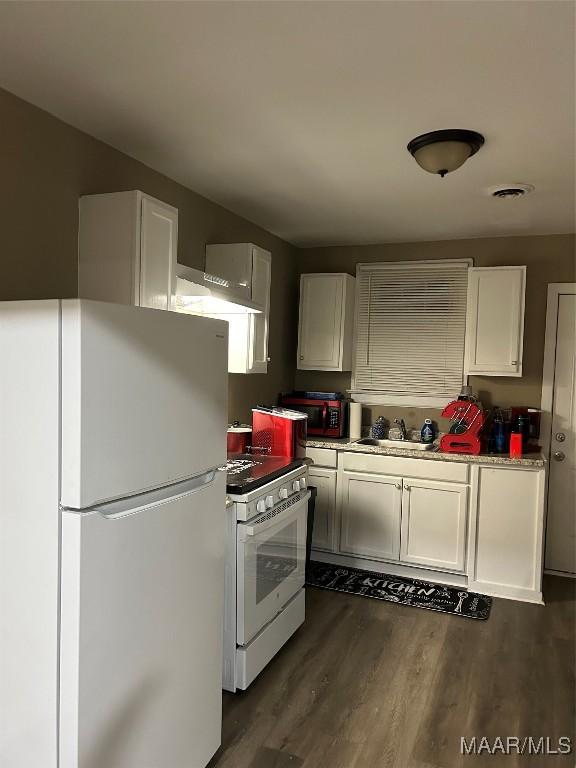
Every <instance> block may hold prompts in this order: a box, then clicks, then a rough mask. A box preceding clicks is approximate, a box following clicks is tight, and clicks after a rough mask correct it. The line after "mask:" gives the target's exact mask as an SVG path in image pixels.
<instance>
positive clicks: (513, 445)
mask: <svg viewBox="0 0 576 768" xmlns="http://www.w3.org/2000/svg"><path fill="white" fill-rule="evenodd" d="M522 438H523V436H522V432H512V434H511V435H510V458H511V459H521V458H522V453H523V448H522V443H523V439H522Z"/></svg>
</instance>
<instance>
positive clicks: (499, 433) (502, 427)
mask: <svg viewBox="0 0 576 768" xmlns="http://www.w3.org/2000/svg"><path fill="white" fill-rule="evenodd" d="M492 445H493V446H494V452H495V453H506V449H507V447H508V427H507V424H506V422H505V420H504V414H503V413H502V411H501V410H500V409H499V408H495V409H494V416H493V421H492Z"/></svg>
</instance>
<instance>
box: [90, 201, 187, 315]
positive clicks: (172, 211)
mask: <svg viewBox="0 0 576 768" xmlns="http://www.w3.org/2000/svg"><path fill="white" fill-rule="evenodd" d="M79 208H80V210H79V236H78V292H79V296H80V297H81V298H85V299H97V300H100V301H111V302H117V303H120V304H134V305H136V306H141V307H152V308H154V309H171V307H172V300H173V296H174V285H175V279H176V278H175V268H176V252H177V248H178V210H177V209H176V208H173V207H172V206H171V205H167V204H166V203H162V202H160V200H155V199H154V198H153V197H150V196H149V195H145V194H144V193H142V192H139V191H137V190H135V191H131V192H113V193H110V194H104V195H87V196H85V197H81V198H80V206H79Z"/></svg>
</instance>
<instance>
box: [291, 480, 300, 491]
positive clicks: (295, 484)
mask: <svg viewBox="0 0 576 768" xmlns="http://www.w3.org/2000/svg"><path fill="white" fill-rule="evenodd" d="M292 490H293V491H294V493H298V491H299V490H300V481H299V480H294V482H293V483H292Z"/></svg>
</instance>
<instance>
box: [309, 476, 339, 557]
mask: <svg viewBox="0 0 576 768" xmlns="http://www.w3.org/2000/svg"><path fill="white" fill-rule="evenodd" d="M308 478H309V481H308V482H309V485H313V486H315V487H316V488H317V489H318V493H317V495H316V504H315V507H314V529H313V533H312V547H313V549H319V550H324V551H327V552H334V551H335V549H336V525H335V520H334V513H335V510H336V470H335V469H328V468H324V467H314V466H313V467H310V468H309V470H308Z"/></svg>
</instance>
